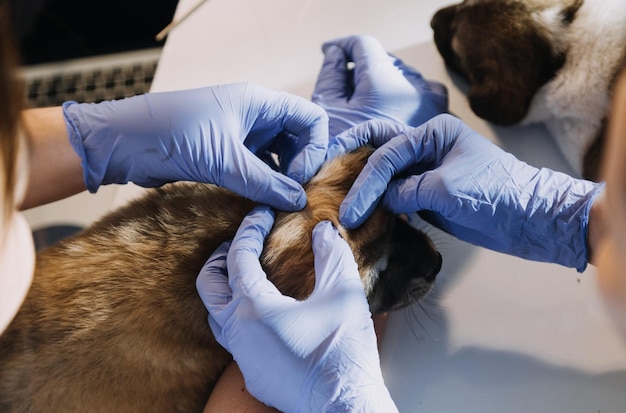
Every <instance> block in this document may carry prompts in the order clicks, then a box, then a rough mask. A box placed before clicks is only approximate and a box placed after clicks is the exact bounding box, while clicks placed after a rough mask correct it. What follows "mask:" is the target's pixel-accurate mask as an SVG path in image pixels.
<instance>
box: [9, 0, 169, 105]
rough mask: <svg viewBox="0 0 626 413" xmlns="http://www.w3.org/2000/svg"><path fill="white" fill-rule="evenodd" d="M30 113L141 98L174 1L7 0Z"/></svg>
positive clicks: (145, 90)
mask: <svg viewBox="0 0 626 413" xmlns="http://www.w3.org/2000/svg"><path fill="white" fill-rule="evenodd" d="M12 1H13V3H14V4H13V7H14V12H15V16H16V17H15V21H16V31H17V33H18V40H19V44H20V49H21V53H22V59H23V61H24V66H23V68H22V74H23V76H24V79H25V83H26V98H27V102H28V105H29V106H30V107H43V106H56V105H60V104H62V103H63V102H65V101H67V100H75V101H78V102H99V101H101V100H105V99H119V98H123V97H128V96H133V95H136V94H141V93H145V92H147V91H149V89H150V85H151V83H152V79H153V77H154V73H155V71H156V67H157V62H158V59H159V56H160V53H161V47H162V44H161V43H160V42H158V41H156V40H155V35H156V34H157V33H158V32H159V31H160V30H161V29H162V28H163V27H165V26H166V25H167V24H168V23H169V22H170V21H171V19H172V16H173V15H174V12H175V8H176V4H177V2H178V1H177V0H133V1H130V2H129V1H127V0H109V1H107V3H106V5H105V4H102V5H101V6H99V7H95V6H93V4H92V3H90V2H85V1H84V0H80V1H79V0H12Z"/></svg>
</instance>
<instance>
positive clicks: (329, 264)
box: [313, 221, 363, 296]
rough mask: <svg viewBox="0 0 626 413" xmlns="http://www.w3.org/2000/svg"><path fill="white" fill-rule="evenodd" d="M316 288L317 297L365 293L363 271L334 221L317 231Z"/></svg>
mask: <svg viewBox="0 0 626 413" xmlns="http://www.w3.org/2000/svg"><path fill="white" fill-rule="evenodd" d="M313 254H314V257H315V261H314V265H315V288H314V291H313V295H316V296H317V295H320V294H328V293H333V294H336V293H337V292H338V291H339V290H344V289H352V290H356V291H358V292H361V293H362V292H363V286H362V284H361V278H360V276H359V269H358V266H357V264H356V261H355V259H354V255H353V253H352V250H351V249H350V246H349V245H348V243H347V242H346V241H345V240H344V239H343V238H342V237H341V235H339V231H338V230H337V228H335V227H334V226H333V224H332V223H331V222H330V221H322V222H320V223H318V224H317V225H316V226H315V228H314V229H313Z"/></svg>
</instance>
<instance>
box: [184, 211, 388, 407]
mask: <svg viewBox="0 0 626 413" xmlns="http://www.w3.org/2000/svg"><path fill="white" fill-rule="evenodd" d="M273 222H274V215H273V213H272V211H271V210H270V209H268V208H267V207H259V208H257V209H256V210H254V211H253V212H252V213H250V214H249V215H248V216H247V217H246V218H245V219H244V221H243V222H242V224H241V227H240V228H239V231H238V232H237V234H236V235H235V238H234V239H233V241H232V244H231V245H230V251H229V250H228V244H225V245H222V246H221V247H220V248H219V249H218V250H216V252H215V253H214V254H213V255H212V256H211V257H210V258H209V260H208V261H207V263H206V264H205V266H204V268H203V269H202V271H201V272H200V275H199V276H198V279H197V282H196V285H197V289H198V292H199V294H200V297H201V298H202V301H203V302H204V305H205V306H206V307H207V309H208V311H209V324H210V326H211V329H212V330H213V333H214V334H215V337H216V338H217V341H218V342H219V343H220V344H221V345H222V346H224V348H226V350H228V351H229V352H230V353H231V354H232V355H233V357H234V359H235V361H236V362H237V364H238V365H239V368H240V369H241V371H242V373H243V376H244V379H245V382H246V387H247V388H248V391H249V392H250V393H251V394H252V395H253V396H254V397H256V398H257V399H258V400H260V401H262V402H263V403H265V404H267V405H269V406H273V407H275V408H277V409H279V410H281V411H284V412H316V413H318V412H331V411H332V412H335V411H337V412H339V411H341V412H344V411H359V412H385V413H387V412H394V411H397V409H396V407H395V405H394V403H393V401H392V400H391V397H390V395H389V392H388V391H387V389H386V387H385V385H384V382H383V377H382V373H381V370H380V364H379V357H378V351H377V347H376V336H375V333H374V325H373V322H372V319H371V315H370V312H369V308H368V304H367V300H366V297H365V293H364V291H363V286H362V284H361V280H360V278H359V274H358V270H357V265H356V262H355V261H354V256H353V255H352V252H351V251H350V249H349V247H348V244H347V243H346V242H345V241H344V240H343V239H342V238H341V237H340V236H339V233H338V232H337V230H336V229H335V228H334V227H333V226H332V224H331V223H330V222H327V221H324V222H321V223H319V224H318V225H317V226H316V227H315V229H314V230H313V252H314V254H315V273H316V281H315V289H314V291H313V293H312V295H311V296H310V297H309V298H308V299H306V300H304V301H297V300H295V299H293V298H290V297H287V296H283V295H282V294H281V293H280V292H279V291H278V290H277V289H276V287H275V286H274V285H273V284H272V283H271V282H270V281H268V280H267V278H266V275H265V273H264V272H263V270H262V269H261V264H260V263H259V255H260V254H261V250H262V249H263V240H264V238H265V236H266V235H267V233H268V232H269V230H270V229H271V227H272V224H273ZM227 268H228V278H227V277H226V269H227ZM294 276H297V274H294ZM229 284H230V285H229ZM347 309H349V311H348V310H347Z"/></svg>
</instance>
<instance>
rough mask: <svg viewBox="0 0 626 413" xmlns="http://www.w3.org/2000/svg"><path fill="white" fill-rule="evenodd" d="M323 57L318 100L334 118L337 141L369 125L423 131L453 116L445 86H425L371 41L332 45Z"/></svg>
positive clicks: (362, 39) (425, 82)
mask: <svg viewBox="0 0 626 413" xmlns="http://www.w3.org/2000/svg"><path fill="white" fill-rule="evenodd" d="M322 51H323V52H324V63H323V65H322V69H321V71H320V74H319V76H318V79H317V84H316V85H315V90H314V92H313V97H312V100H313V102H315V103H317V104H319V105H320V106H322V107H323V108H324V109H325V110H326V112H327V113H328V116H329V118H330V122H329V128H330V136H331V137H333V136H335V135H337V134H338V133H340V132H343V131H344V130H346V129H348V128H350V127H352V126H354V125H357V124H359V123H361V122H364V121H366V120H369V119H375V118H379V119H387V120H391V121H395V122H403V123H406V124H408V125H412V126H417V125H420V124H421V123H423V122H425V121H427V120H428V119H430V118H432V117H433V116H435V115H438V114H440V113H444V112H447V111H448V91H447V90H446V87H445V86H444V85H442V84H440V83H437V82H433V81H429V80H425V79H424V78H423V77H422V75H421V74H420V73H419V72H417V71H416V70H415V69H413V68H412V67H410V66H407V65H405V64H404V63H403V62H402V60H400V59H398V58H397V57H394V56H392V55H390V54H388V53H387V52H386V51H385V50H384V49H383V47H382V45H381V44H380V43H379V42H378V40H376V39H375V38H373V37H371V36H365V35H358V36H349V37H345V38H341V39H337V40H332V41H329V42H326V43H324V45H323V46H322ZM348 64H354V67H353V68H352V67H348Z"/></svg>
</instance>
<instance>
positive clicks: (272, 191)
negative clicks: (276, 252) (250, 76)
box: [63, 83, 328, 210]
mask: <svg viewBox="0 0 626 413" xmlns="http://www.w3.org/2000/svg"><path fill="white" fill-rule="evenodd" d="M63 114H64V117H65V121H66V126H67V130H68V133H69V135H70V141H71V143H72V146H73V147H74V150H75V151H76V152H77V153H78V155H79V156H80V157H81V158H82V163H83V169H84V174H85V183H86V185H87V188H88V189H89V190H90V191H92V192H95V191H96V190H97V189H98V187H99V186H100V185H104V184H110V183H126V182H128V181H133V182H135V183H136V184H138V185H141V186H144V187H153V186H159V185H162V184H164V183H167V182H173V181H180V180H183V181H199V182H208V183H213V184H217V185H220V186H223V187H225V188H228V189H230V190H232V191H233V192H236V193H237V194H239V195H242V196H244V197H247V198H250V199H252V200H254V201H257V202H260V203H264V204H269V205H271V206H273V207H275V208H278V209H282V210H298V209H301V208H303V207H304V205H305V203H306V195H305V193H304V190H303V189H302V187H301V185H299V183H303V182H306V181H308V180H309V179H310V178H311V177H312V176H313V175H314V174H315V173H316V172H317V169H318V168H319V167H320V165H321V164H322V162H323V160H324V156H325V154H326V146H327V143H328V125H327V121H328V120H327V116H326V114H325V113H324V111H323V110H322V109H321V108H320V107H318V106H317V105H315V104H313V103H311V102H309V101H307V100H305V99H302V98H299V97H296V96H293V95H289V94H287V93H284V92H276V91H272V90H269V89H265V88H262V87H260V86H256V85H253V84H248V83H238V84H229V85H219V86H213V87H205V88H199V89H190V90H181V91H175V92H162V93H149V94H145V95H139V96H135V97H132V98H128V99H122V100H117V101H105V102H101V103H98V104H85V103H83V104H77V103H76V102H66V103H65V104H64V105H63ZM279 134H280V136H282V139H276V138H277V136H278V135H279ZM285 136H288V137H289V139H285V138H284V137H285ZM275 141H278V142H275ZM279 145H282V146H283V148H280V149H277V148H278V146H279ZM285 145H286V146H288V147H284V146H285ZM273 150H276V151H279V150H280V152H279V154H280V155H283V156H282V157H281V159H280V166H281V168H282V170H283V172H285V173H286V175H287V176H285V175H284V174H282V173H280V172H277V171H274V170H272V169H271V168H270V167H269V166H268V165H267V164H265V163H264V162H263V161H262V160H261V159H260V158H264V157H265V156H266V154H267V152H268V151H273ZM290 178H291V179H290ZM293 180H295V181H296V182H294V181H293Z"/></svg>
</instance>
